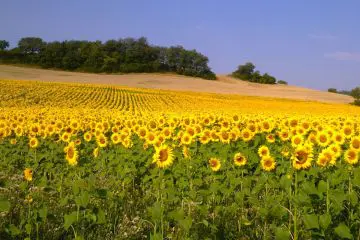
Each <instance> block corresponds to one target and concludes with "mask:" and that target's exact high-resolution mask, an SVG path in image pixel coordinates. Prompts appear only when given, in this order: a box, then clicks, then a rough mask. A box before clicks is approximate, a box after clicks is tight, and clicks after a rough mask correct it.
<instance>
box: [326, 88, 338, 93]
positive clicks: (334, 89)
mask: <svg viewBox="0 0 360 240" xmlns="http://www.w3.org/2000/svg"><path fill="white" fill-rule="evenodd" d="M328 92H332V93H337V92H338V91H337V89H336V88H329V89H328Z"/></svg>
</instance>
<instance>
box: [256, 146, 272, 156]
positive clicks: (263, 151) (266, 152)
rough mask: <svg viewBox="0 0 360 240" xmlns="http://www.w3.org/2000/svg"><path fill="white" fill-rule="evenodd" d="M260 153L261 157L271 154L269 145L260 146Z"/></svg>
mask: <svg viewBox="0 0 360 240" xmlns="http://www.w3.org/2000/svg"><path fill="white" fill-rule="evenodd" d="M258 154H259V156H260V157H266V156H269V155H270V150H269V148H268V147H267V146H264V145H263V146H261V147H259V149H258Z"/></svg>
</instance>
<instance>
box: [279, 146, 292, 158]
mask: <svg viewBox="0 0 360 240" xmlns="http://www.w3.org/2000/svg"><path fill="white" fill-rule="evenodd" d="M289 154H290V151H289V148H287V147H284V148H283V149H282V150H281V155H282V156H283V157H286V158H287V157H288V156H289Z"/></svg>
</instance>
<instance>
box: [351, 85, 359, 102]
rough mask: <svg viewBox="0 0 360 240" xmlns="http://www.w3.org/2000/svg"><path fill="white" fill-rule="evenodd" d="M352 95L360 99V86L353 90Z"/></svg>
mask: <svg viewBox="0 0 360 240" xmlns="http://www.w3.org/2000/svg"><path fill="white" fill-rule="evenodd" d="M351 96H352V97H353V98H355V99H357V100H360V87H356V88H354V89H353V90H351Z"/></svg>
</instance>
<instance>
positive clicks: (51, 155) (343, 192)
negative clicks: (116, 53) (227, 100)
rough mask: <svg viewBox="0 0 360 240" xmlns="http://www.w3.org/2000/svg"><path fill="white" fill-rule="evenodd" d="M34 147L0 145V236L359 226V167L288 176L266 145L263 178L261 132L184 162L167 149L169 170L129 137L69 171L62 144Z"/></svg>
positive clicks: (86, 148)
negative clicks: (26, 175) (27, 174)
mask: <svg viewBox="0 0 360 240" xmlns="http://www.w3.org/2000/svg"><path fill="white" fill-rule="evenodd" d="M81 137H82V136H81ZM41 141H42V142H43V143H44V144H42V145H41V146H42V147H41V148H38V149H37V150H36V153H35V151H34V150H29V148H28V145H27V143H28V139H27V137H21V138H19V139H18V143H17V144H19V145H18V147H17V148H13V147H10V143H9V141H8V140H4V141H3V142H2V144H1V145H0V153H1V156H2V161H1V162H0V173H1V174H0V182H1V184H2V185H1V186H2V188H3V192H2V193H3V195H2V198H1V199H2V200H0V214H2V216H4V217H3V218H0V227H1V228H0V229H1V230H0V236H1V237H2V238H4V239H11V238H15V237H17V238H19V239H20V238H21V239H24V238H26V237H28V238H29V239H36V236H41V238H40V239H42V238H43V239H60V238H63V239H73V238H75V239H81V238H82V239H164V238H165V237H168V238H171V239H214V238H215V236H216V237H217V238H220V239H242V238H244V239H291V238H292V236H294V234H295V231H296V235H297V239H339V238H344V239H352V237H353V236H357V234H358V229H359V227H360V222H359V216H360V205H359V202H358V201H357V197H356V196H357V195H358V193H359V186H360V184H359V183H360V177H359V176H360V171H359V169H354V170H353V172H351V171H350V170H349V168H348V165H346V163H344V161H343V160H342V161H339V163H338V164H337V165H336V166H333V167H331V168H330V167H329V168H326V169H320V168H319V167H315V166H314V167H312V168H311V169H309V170H303V171H298V172H294V170H292V169H291V167H290V168H289V161H290V160H289V159H284V157H283V156H282V155H281V154H280V152H281V150H282V147H283V146H282V145H281V144H273V145H271V146H270V147H271V151H272V154H273V155H274V157H275V158H276V159H277V168H276V170H275V171H273V172H264V171H263V170H261V168H260V166H259V157H258V155H257V154H256V150H257V149H258V147H259V146H261V145H263V144H267V143H266V140H265V138H264V136H262V135H257V136H256V137H255V138H254V139H253V140H252V141H250V142H243V141H236V142H232V143H231V144H222V143H221V142H210V143H208V144H201V145H200V144H199V143H198V142H195V143H192V144H191V145H190V146H189V151H190V155H191V156H192V158H191V159H190V160H189V159H185V158H184V157H183V155H182V150H181V148H174V156H175V159H176V160H175V161H176V163H175V164H173V165H172V166H171V167H169V168H168V169H159V168H157V167H156V166H154V165H153V164H151V161H152V160H151V158H152V155H153V153H154V149H153V148H152V147H149V148H147V149H146V150H144V149H143V142H142V140H140V139H139V138H138V137H136V136H134V137H133V138H132V141H133V143H134V146H133V147H132V148H130V149H127V148H125V147H122V146H112V145H110V146H108V147H107V148H106V149H101V150H100V153H99V156H98V157H97V158H94V157H93V155H92V151H93V149H94V148H95V147H96V142H95V140H92V141H91V142H89V143H86V144H84V145H81V147H82V149H81V153H82V154H81V157H80V159H79V165H77V166H75V167H72V166H68V165H67V163H66V161H65V160H64V159H63V158H64V153H63V148H64V146H65V144H64V143H61V142H59V143H57V144H55V143H54V142H53V139H42V140H41ZM238 151H240V152H242V153H244V154H245V155H246V157H247V158H248V163H247V164H246V165H245V166H243V167H237V166H235V165H234V164H233V160H232V158H233V155H232V154H230V153H232V152H238ZM210 157H218V158H219V159H220V160H221V164H222V166H221V170H220V171H219V172H212V171H211V170H210V169H209V167H208V165H207V161H206V160H204V159H208V158H210ZM25 167H31V168H32V169H35V171H34V179H33V181H32V182H24V179H23V177H22V170H23V169H24V168H25ZM10 179H11V180H10ZM29 195H31V196H32V199H33V200H32V202H31V203H29V202H26V201H25V200H24V199H27V197H28V196H29ZM295 226H296V230H295Z"/></svg>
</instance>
